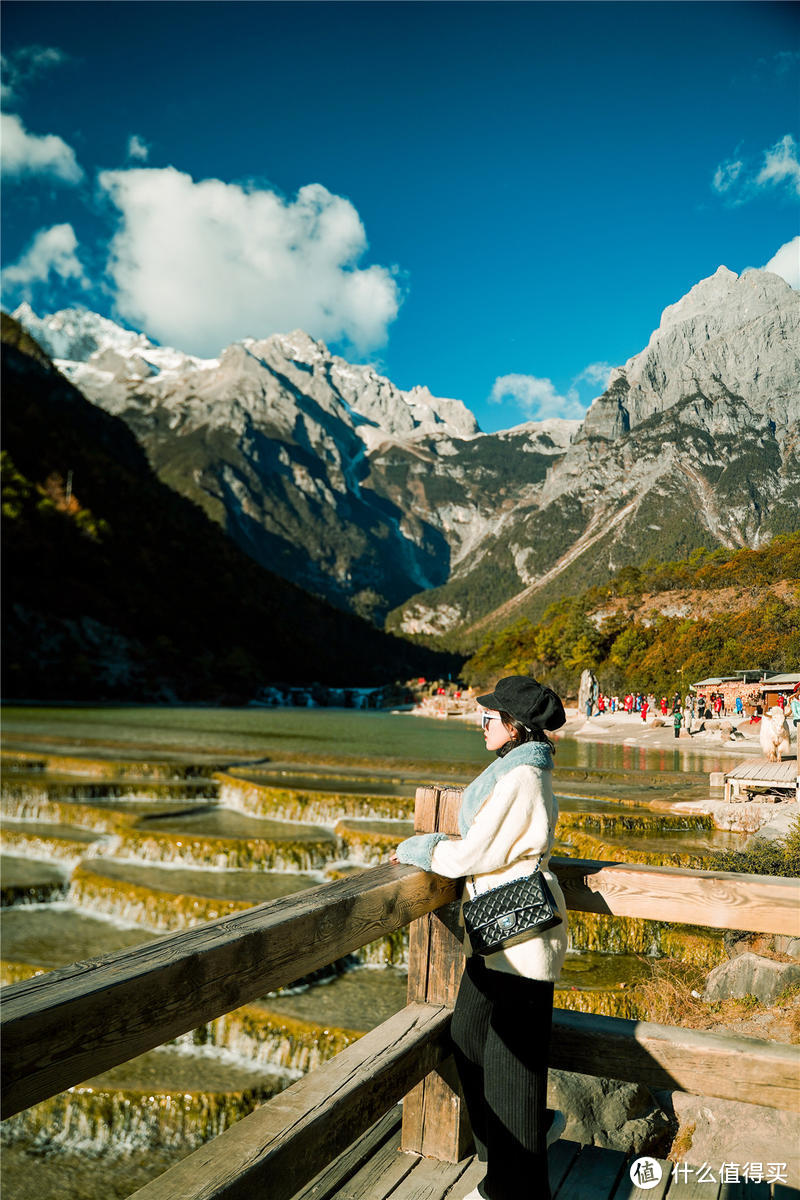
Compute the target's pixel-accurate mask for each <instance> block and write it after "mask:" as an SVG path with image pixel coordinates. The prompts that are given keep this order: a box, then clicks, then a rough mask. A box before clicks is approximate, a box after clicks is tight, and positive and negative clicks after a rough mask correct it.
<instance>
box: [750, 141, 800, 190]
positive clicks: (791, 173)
mask: <svg viewBox="0 0 800 1200" xmlns="http://www.w3.org/2000/svg"><path fill="white" fill-rule="evenodd" d="M784 181H786V182H787V183H789V185H790V186H791V188H792V189H793V191H795V192H796V193H797V195H798V196H800V162H798V159H797V142H796V141H795V140H794V138H793V137H792V135H791V134H790V133H787V134H786V136H785V137H783V138H781V140H780V141H779V142H776V143H775V145H774V146H772V147H771V148H770V149H769V150H767V151H766V152H765V154H764V165H763V167H762V168H761V170H760V171H759V173H758V175H757V176H756V187H763V186H764V185H765V184H781V183H783V182H784Z"/></svg>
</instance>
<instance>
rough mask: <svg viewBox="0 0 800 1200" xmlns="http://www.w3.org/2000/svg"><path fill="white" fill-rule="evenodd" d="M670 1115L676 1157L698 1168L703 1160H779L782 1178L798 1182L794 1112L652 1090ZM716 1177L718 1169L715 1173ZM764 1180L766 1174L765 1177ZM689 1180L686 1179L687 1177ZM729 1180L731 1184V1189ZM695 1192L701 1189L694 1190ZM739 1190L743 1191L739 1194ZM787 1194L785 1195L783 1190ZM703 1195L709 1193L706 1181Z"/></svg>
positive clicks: (799, 1131) (799, 1148)
mask: <svg viewBox="0 0 800 1200" xmlns="http://www.w3.org/2000/svg"><path fill="white" fill-rule="evenodd" d="M658 1097H659V1099H660V1101H661V1103H662V1104H663V1105H664V1107H665V1108H666V1109H667V1111H668V1112H669V1113H670V1116H672V1117H673V1119H674V1120H675V1121H677V1122H678V1123H679V1129H678V1135H677V1138H676V1139H675V1140H676V1143H677V1145H679V1146H680V1161H681V1162H687V1163H692V1164H694V1165H695V1166H696V1167H700V1166H701V1165H702V1164H703V1163H716V1164H719V1163H723V1162H727V1163H738V1164H739V1166H740V1167H743V1166H744V1164H745V1163H747V1162H760V1163H763V1164H764V1169H765V1171H766V1164H767V1163H770V1162H773V1163H774V1162H781V1163H785V1164H786V1174H785V1175H784V1182H785V1184H787V1185H788V1186H789V1187H797V1186H798V1184H800V1116H799V1115H798V1114H797V1113H792V1112H783V1111H780V1110H778V1109H775V1108H766V1107H762V1106H761V1105H757V1104H740V1103H738V1102H737V1101H735V1100H718V1099H716V1098H715V1097H712V1096H689V1095H687V1094H686V1093H685V1092H673V1093H672V1094H671V1096H670V1095H662V1093H660V1092H659V1093H658ZM714 1174H715V1177H716V1178H719V1172H718V1171H715V1173H714ZM765 1178H766V1175H765ZM689 1179H690V1181H691V1179H692V1177H691V1175H690V1176H689ZM737 1186H738V1185H737V1184H733V1187H737ZM698 1194H699V1195H705V1194H706V1193H705V1192H704V1191H702V1190H700V1188H698ZM742 1194H744V1193H742ZM787 1194H788V1193H787ZM708 1195H709V1196H713V1195H714V1188H713V1187H711V1186H710V1185H709V1187H708Z"/></svg>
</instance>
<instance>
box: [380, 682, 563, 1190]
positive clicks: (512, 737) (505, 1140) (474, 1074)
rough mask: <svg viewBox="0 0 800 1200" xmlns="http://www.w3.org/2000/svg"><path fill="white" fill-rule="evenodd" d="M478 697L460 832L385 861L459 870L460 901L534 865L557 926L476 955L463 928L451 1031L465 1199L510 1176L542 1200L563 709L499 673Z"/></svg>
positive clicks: (449, 872) (548, 1131)
mask: <svg viewBox="0 0 800 1200" xmlns="http://www.w3.org/2000/svg"><path fill="white" fill-rule="evenodd" d="M478 704H480V705H482V707H483V710H484V711H483V712H482V714H481V724H482V726H483V731H484V738H485V742H486V749H487V750H493V751H494V752H495V754H496V755H497V758H496V759H495V761H494V762H492V763H491V765H490V766H488V767H487V768H486V770H485V771H483V772H482V773H481V774H480V775H479V776H478V777H477V779H474V780H473V781H472V783H471V784H470V785H469V787H467V788H465V790H464V792H463V795H462V799H461V810H460V812H459V815H458V823H459V828H460V831H461V838H460V839H450V838H447V837H446V836H445V835H444V834H440V833H428V834H418V835H417V836H416V837H411V838H406V840H405V841H403V842H401V843H400V845H399V846H398V847H397V849H396V850H395V852H394V854H393V855H392V858H391V861H392V862H401V863H409V864H411V865H412V866H416V867H421V868H422V870H424V871H435V872H436V873H437V874H438V875H444V876H446V877H447V878H449V879H457V878H461V877H465V878H467V879H468V880H469V882H468V883H467V884H466V889H467V895H468V896H469V897H470V898H473V897H474V896H476V895H480V894H482V893H484V892H487V891H490V890H492V889H493V888H497V887H498V886H499V885H501V884H504V883H509V882H510V881H511V880H512V879H520V878H522V877H523V876H525V875H528V874H530V872H531V871H532V870H534V869H535V865H538V866H539V867H540V870H541V872H542V874H543V875H544V876H545V878H546V880H547V883H548V885H549V887H550V890H551V891H552V893H553V896H554V898H555V901H556V904H557V907H558V910H559V912H560V914H561V921H560V923H559V924H558V925H556V926H554V927H552V928H550V929H547V930H544V931H541V932H538V933H535V934H533V935H532V936H530V937H528V938H526V939H525V940H524V941H521V942H519V943H517V944H515V945H512V946H503V947H502V948H501V949H499V950H496V951H494V952H492V953H489V954H487V955H486V956H485V957H483V956H481V955H478V954H474V953H472V947H471V945H470V943H469V938H468V937H467V940H466V944H465V949H466V951H467V954H468V957H467V961H466V966H465V970H464V974H463V976H462V979H461V985H460V987H459V991H458V998H457V999H456V1004H455V1009H454V1011H453V1018H452V1023H451V1028H450V1037H451V1039H452V1043H453V1050H454V1057H455V1061H456V1067H457V1068H458V1073H459V1076H460V1079H461V1084H462V1086H463V1089H464V1095H465V1097H466V1102H467V1111H468V1112H469V1117H470V1122H471V1125H472V1132H473V1134H474V1137H475V1144H476V1147H477V1150H478V1158H479V1160H480V1161H481V1162H483V1163H485V1164H486V1178H485V1179H484V1180H482V1181H481V1183H480V1184H479V1187H476V1188H474V1189H473V1191H471V1192H470V1193H469V1196H468V1197H466V1198H465V1200H479V1198H481V1197H484V1196H490V1197H508V1196H517V1195H519V1194H520V1188H521V1186H523V1185H521V1183H520V1181H521V1180H523V1181H524V1190H525V1193H526V1195H530V1196H537V1197H541V1198H542V1200H544V1197H549V1196H550V1188H549V1184H548V1168H547V1144H548V1143H549V1142H551V1141H555V1140H556V1138H557V1137H558V1136H559V1134H560V1133H561V1131H562V1130H563V1128H564V1123H565V1122H564V1117H563V1114H561V1113H558V1112H555V1113H548V1110H547V1108H546V1103H547V1066H548V1058H549V1052H550V1029H551V1024H552V1017H553V988H554V984H555V982H556V980H557V979H558V978H559V975H560V973H561V966H562V964H563V962H564V957H565V955H566V952H567V910H566V905H565V903H564V897H563V895H562V892H561V888H560V887H559V885H558V880H557V879H556V877H555V875H553V874H552V872H551V871H550V869H549V865H548V864H549V857H550V852H551V850H552V848H553V839H554V836H555V823H556V815H557V811H558V810H557V807H556V803H555V799H554V796H553V784H552V769H553V758H552V755H553V751H554V750H555V747H554V746H553V743H552V742H551V741H550V739H549V738H548V736H547V732H546V731H547V730H554V729H560V728H561V726H562V725H563V724H564V722H565V721H566V716H565V714H564V708H563V706H562V704H561V701H560V700H559V698H558V696H557V695H556V694H555V692H552V691H551V690H550V689H549V688H546V687H542V685H541V684H540V683H537V682H536V680H535V679H530V678H528V677H527V676H523V675H511V676H508V677H506V678H505V679H501V680H500V681H499V682H498V683H497V684H496V685H495V689H494V691H493V692H489V693H488V694H486V695H485V696H478ZM522 1114H524V1116H522ZM548 1118H549V1119H548ZM479 1189H480V1190H479Z"/></svg>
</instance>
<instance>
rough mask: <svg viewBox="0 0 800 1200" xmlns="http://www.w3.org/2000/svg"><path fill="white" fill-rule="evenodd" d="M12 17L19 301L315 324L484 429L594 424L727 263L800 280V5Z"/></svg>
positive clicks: (197, 332) (90, 7)
mask: <svg viewBox="0 0 800 1200" xmlns="http://www.w3.org/2000/svg"><path fill="white" fill-rule="evenodd" d="M3 13H4V25H3V47H2V52H3V60H4V64H3V65H4V85H3V87H4V104H3V108H4V116H3V123H4V127H3V176H4V177H3V258H2V265H3V304H4V307H7V308H13V307H14V306H15V305H16V304H17V303H18V302H19V301H20V300H22V299H28V300H29V301H30V302H31V303H32V304H33V306H34V308H36V310H37V311H38V312H39V313H43V312H45V311H53V310H54V309H56V308H59V307H63V306H65V305H67V304H84V305H86V306H87V307H89V308H94V309H96V310H97V311H99V312H102V313H103V314H104V315H108V316H112V317H114V318H115V319H117V320H121V321H122V322H123V323H125V324H129V325H131V326H132V327H134V328H138V329H142V330H144V331H145V332H146V333H147V334H148V335H149V336H151V337H153V338H154V339H155V340H158V341H161V342H165V343H168V344H171V345H176V346H178V347H179V348H180V349H183V350H188V351H191V352H194V353H197V354H201V355H205V356H209V357H210V356H213V355H216V353H217V352H218V351H219V350H220V349H221V348H222V347H223V346H224V345H225V344H227V343H228V342H230V341H232V340H234V339H236V338H239V337H247V336H255V337H264V336H267V335H268V334H269V333H273V332H276V331H278V330H286V329H290V328H295V327H298V326H300V327H303V328H305V329H306V330H307V331H308V332H309V333H311V334H312V335H314V336H316V337H320V338H323V339H324V340H326V341H327V342H328V344H329V345H330V346H331V347H332V348H333V349H335V350H337V352H339V353H343V354H344V355H345V356H346V357H349V358H351V359H358V360H361V361H371V362H375V363H376V364H377V365H378V366H379V368H380V369H381V370H382V371H383V372H384V373H386V374H387V375H388V376H389V377H390V378H391V379H393V380H394V382H395V383H397V384H398V385H399V386H401V387H404V388H410V387H412V386H413V385H415V384H425V385H427V386H428V387H430V389H431V391H432V392H434V393H435V394H437V395H442V396H456V397H458V398H459V399H462V400H463V401H464V402H465V403H466V404H467V405H468V406H469V407H470V408H471V409H472V410H473V411H474V412H475V414H476V415H477V417H478V420H479V421H480V423H481V426H482V428H484V429H486V430H489V431H490V430H495V429H502V428H508V427H509V426H512V425H515V424H517V423H519V422H520V421H522V420H526V419H529V418H531V417H547V416H557V415H562V416H577V415H580V413H581V412H582V410H583V409H584V408H585V407H586V406H587V405H588V403H589V401H590V400H591V399H592V397H593V396H594V395H597V394H599V392H600V391H602V386H603V379H604V371H605V370H606V368H607V366H609V365H612V366H613V365H618V364H620V363H622V362H624V361H625V360H626V359H627V358H628V357H630V356H631V355H632V354H635V353H637V352H638V351H639V350H640V349H642V347H643V346H644V345H645V344H646V342H647V340H648V338H649V336H650V333H651V332H652V330H653V329H654V328H655V327H656V325H657V324H658V321H659V318H660V314H661V311H662V310H663V308H664V307H666V305H668V304H671V303H674V302H675V301H676V300H677V299H678V298H679V297H680V296H681V295H683V294H684V293H685V292H686V291H688V289H689V288H690V287H691V286H692V285H693V284H695V283H696V282H697V281H698V280H699V279H701V278H704V277H705V276H707V275H710V274H712V273H713V272H714V271H715V270H716V269H717V267H718V266H720V265H721V264H724V265H725V266H727V267H729V268H730V269H731V270H734V271H737V272H739V271H742V270H743V269H745V268H746V267H761V266H764V265H766V264H768V263H772V267H773V269H779V270H780V271H781V273H784V274H785V276H786V277H788V278H789V281H790V282H791V283H792V284H793V286H800V242H796V243H793V239H794V238H796V237H798V235H799V234H800V218H799V217H798V212H799V211H800V210H799V208H798V196H799V194H800V162H798V155H799V154H800V150H799V149H798V143H800V84H799V80H800V20H799V19H798V10H797V8H796V6H793V5H792V4H772V3H752V4H751V3H744V2H737V3H726V2H724V0H722V2H719V3H702V2H696V3H681V2H675V3H665V4H661V3H637V2H635V0H632V2H627V3H620V4H616V3H603V2H602V0H596V2H593V3H580V2H575V3H569V2H564V3H526V2H524V0H523V2H519V3H503V2H502V0H497V2H490V3H481V2H479V0H478V2H474V3H459V2H458V0H453V2H449V3H430V2H425V0H422V2H418V3H398V4H395V3H372V2H370V0H364V2H361V3H354V4H341V3H336V2H331V3H304V2H295V3H262V2H260V0H250V2H246V3H238V2H237V0H224V2H221V3H216V2H214V0H208V2H204V3H194V2H192V0H184V2H179V3H171V2H158V3H139V2H133V3H126V2H124V0H117V2H115V3H110V4H106V3H103V2H92V3H71V2H70V0H60V2H57V3H38V2H37V0H25V2H24V3H18V2H15V0H7V2H6V3H5V4H4V5H3ZM776 255H778V258H777V259H776V258H775V256H776ZM493 397H494V398H493Z"/></svg>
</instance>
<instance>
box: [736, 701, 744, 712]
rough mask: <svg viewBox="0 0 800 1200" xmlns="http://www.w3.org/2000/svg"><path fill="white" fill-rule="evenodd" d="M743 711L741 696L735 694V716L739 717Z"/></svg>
mask: <svg viewBox="0 0 800 1200" xmlns="http://www.w3.org/2000/svg"><path fill="white" fill-rule="evenodd" d="M743 712H744V702H743V701H742V697H741V696H737V697H736V715H737V717H740V716H741V715H742V713H743Z"/></svg>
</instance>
